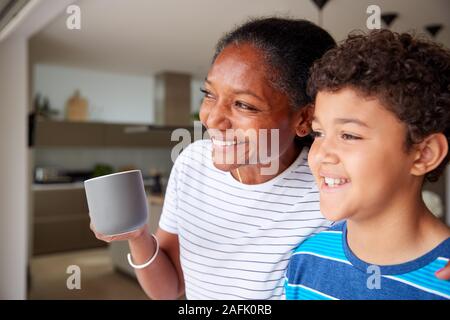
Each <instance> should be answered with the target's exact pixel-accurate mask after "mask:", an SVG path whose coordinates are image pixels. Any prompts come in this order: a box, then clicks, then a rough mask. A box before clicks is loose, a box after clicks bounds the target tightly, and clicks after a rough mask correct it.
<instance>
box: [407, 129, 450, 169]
mask: <svg viewBox="0 0 450 320" xmlns="http://www.w3.org/2000/svg"><path fill="white" fill-rule="evenodd" d="M447 153H448V141H447V138H446V137H445V135H444V134H442V133H434V134H432V135H430V136H428V137H426V138H425V139H424V140H423V141H422V142H420V143H418V144H417V146H416V157H415V159H414V162H413V165H412V168H411V174H413V175H416V176H424V175H425V174H427V173H428V172H430V171H433V170H434V169H436V168H437V167H438V166H439V165H440V164H441V162H442V160H444V158H445V156H446V155H447Z"/></svg>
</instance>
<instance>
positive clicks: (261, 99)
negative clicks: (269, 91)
mask: <svg viewBox="0 0 450 320" xmlns="http://www.w3.org/2000/svg"><path fill="white" fill-rule="evenodd" d="M205 82H206V83H207V84H209V85H211V86H212V85H213V84H212V82H211V81H209V80H208V78H205ZM233 92H234V93H235V94H246V95H249V96H252V97H254V98H256V99H258V100H260V101H262V102H265V100H264V99H263V98H261V97H260V96H258V95H257V94H256V93H253V92H251V91H248V90H233Z"/></svg>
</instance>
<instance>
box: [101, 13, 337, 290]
mask: <svg viewBox="0 0 450 320" xmlns="http://www.w3.org/2000/svg"><path fill="white" fill-rule="evenodd" d="M334 45H335V43H334V41H333V39H332V37H331V36H330V35H329V34H328V33H327V32H326V31H324V30H323V29H321V28H319V27H317V26H315V25H314V24H312V23H310V22H307V21H304V20H288V19H278V18H269V19H261V20H254V21H250V22H248V23H246V24H244V25H242V26H240V27H238V28H237V29H236V30H234V31H233V32H231V33H229V34H227V35H225V37H224V38H223V39H222V40H221V41H219V43H218V45H217V49H216V53H215V56H214V59H213V63H212V66H211V68H210V70H209V72H208V75H207V78H206V80H205V87H204V88H203V89H202V91H203V92H204V93H205V97H204V100H203V103H202V106H201V112H200V119H201V121H202V123H203V124H204V126H205V127H206V128H207V129H208V130H209V133H210V136H211V139H210V140H201V141H197V142H195V143H193V144H191V145H190V146H189V147H188V148H187V149H186V150H184V151H183V153H182V154H181V155H180V156H179V157H178V158H177V160H176V161H175V164H174V167H173V169H172V173H171V176H170V179H169V184H168V187H167V191H166V198H165V203H164V208H163V213H162V216H161V220H160V228H159V229H158V231H157V233H156V237H153V236H152V235H149V234H148V233H147V231H146V230H147V228H146V227H144V228H141V229H139V230H137V231H135V232H132V233H129V234H126V235H121V236H117V237H107V236H103V235H100V234H96V236H97V237H98V238H99V239H101V240H104V241H108V242H109V241H116V240H128V241H129V245H130V250H131V256H132V263H134V264H136V265H137V266H140V265H141V264H142V266H141V267H142V269H136V274H137V277H138V279H139V282H140V284H141V286H142V287H143V289H144V290H145V292H146V293H147V294H148V295H149V296H150V297H151V298H153V299H175V298H177V297H180V296H182V295H183V294H184V293H185V294H186V297H187V298H188V299H281V298H284V292H283V283H284V272H285V269H286V266H287V264H288V261H289V258H290V256H291V252H292V250H293V249H294V248H295V247H297V246H298V244H299V243H301V242H302V241H303V240H304V239H305V238H307V237H309V236H311V235H312V234H315V233H317V232H319V231H321V230H323V229H325V228H327V227H328V226H329V225H330V223H329V222H328V221H326V220H325V219H324V218H323V217H322V215H321V214H320V211H319V202H318V199H319V197H318V196H319V195H318V191H317V188H316V187H315V184H314V181H313V177H312V175H311V173H310V170H309V168H308V166H307V161H306V159H307V153H308V143H307V141H308V140H307V136H308V134H309V122H310V115H311V112H310V110H311V109H310V108H308V106H309V105H310V103H311V101H310V99H309V98H308V96H307V95H306V82H307V78H308V70H309V68H310V66H311V65H312V63H313V61H314V60H316V59H318V58H320V57H321V56H322V54H323V53H325V52H326V51H327V50H328V49H329V48H331V47H333V46H334ZM273 129H278V130H277V131H276V130H273ZM236 130H238V131H239V132H240V134H237V133H236V132H238V131H236ZM263 130H269V131H276V132H277V133H278V134H279V139H278V140H277V141H270V142H271V145H272V146H273V145H274V144H273V143H274V142H278V144H276V147H277V148H276V149H277V151H276V152H274V149H272V148H270V147H269V149H270V150H269V151H271V152H270V153H271V155H270V157H267V158H264V157H260V156H259V155H257V156H256V157H255V154H257V149H258V148H263V147H265V145H264V143H263V139H259V138H258V139H256V140H255V139H252V137H251V133H252V132H257V133H259V132H261V131H263ZM230 132H231V134H230ZM268 135H269V136H270V133H269V134H268ZM242 146H245V147H246V149H245V150H246V151H245V152H244V154H243V155H242V157H237V158H238V159H234V161H224V159H225V160H229V159H230V157H229V155H230V154H232V155H233V156H234V155H235V154H236V152H237V149H238V148H239V147H242ZM233 158H234V157H231V159H233ZM251 159H256V161H250V160H251ZM267 161H269V163H267ZM268 168H271V169H273V168H275V170H272V172H270V170H269V172H270V173H267V172H268V171H267V170H266V171H264V169H268ZM94 232H95V231H94ZM158 243H159V250H158Z"/></svg>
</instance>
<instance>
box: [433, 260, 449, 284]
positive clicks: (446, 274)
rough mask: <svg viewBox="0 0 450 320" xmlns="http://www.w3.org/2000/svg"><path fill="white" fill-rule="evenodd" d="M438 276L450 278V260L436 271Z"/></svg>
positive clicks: (444, 278)
mask: <svg viewBox="0 0 450 320" xmlns="http://www.w3.org/2000/svg"><path fill="white" fill-rule="evenodd" d="M436 277H438V278H439V279H441V280H447V281H448V280H450V262H448V263H447V265H446V266H445V267H444V268H442V269H441V270H439V271H437V272H436Z"/></svg>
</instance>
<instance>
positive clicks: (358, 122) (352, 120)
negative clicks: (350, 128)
mask: <svg viewBox="0 0 450 320" xmlns="http://www.w3.org/2000/svg"><path fill="white" fill-rule="evenodd" d="M311 122H318V123H320V121H319V119H318V118H317V117H316V116H313V118H312V120H311ZM334 122H335V123H337V124H346V123H354V124H356V125H359V126H361V127H365V128H370V127H369V126H368V125H367V123H365V122H363V121H361V120H358V119H355V118H337V119H334Z"/></svg>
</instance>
